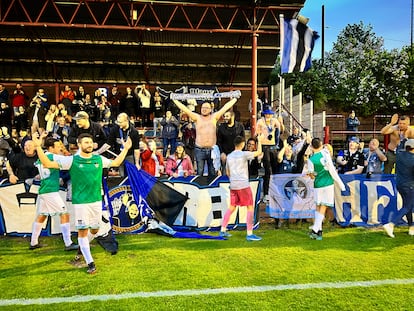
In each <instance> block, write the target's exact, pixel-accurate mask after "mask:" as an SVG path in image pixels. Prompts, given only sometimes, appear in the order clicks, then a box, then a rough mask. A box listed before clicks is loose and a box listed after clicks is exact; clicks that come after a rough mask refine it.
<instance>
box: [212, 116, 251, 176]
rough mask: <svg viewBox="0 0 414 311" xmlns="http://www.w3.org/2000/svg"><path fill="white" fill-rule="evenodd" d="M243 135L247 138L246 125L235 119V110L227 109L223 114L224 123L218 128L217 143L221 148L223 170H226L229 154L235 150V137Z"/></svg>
mask: <svg viewBox="0 0 414 311" xmlns="http://www.w3.org/2000/svg"><path fill="white" fill-rule="evenodd" d="M237 136H241V137H243V138H244V139H245V134H244V126H243V124H241V123H240V122H237V121H235V115H234V112H233V111H226V112H225V113H224V115H223V123H221V124H220V125H219V127H218V129H217V145H218V146H219V148H220V160H221V172H222V173H225V171H226V159H227V155H228V154H229V153H230V152H232V151H233V150H234V139H235V138H236V137H237Z"/></svg>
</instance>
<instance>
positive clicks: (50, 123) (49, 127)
mask: <svg viewBox="0 0 414 311" xmlns="http://www.w3.org/2000/svg"><path fill="white" fill-rule="evenodd" d="M58 113H59V110H58V109H57V107H56V105H55V104H51V105H50V107H49V110H48V111H47V113H46V116H45V121H46V131H47V132H52V131H53V127H54V126H55V121H56V117H57V115H58Z"/></svg>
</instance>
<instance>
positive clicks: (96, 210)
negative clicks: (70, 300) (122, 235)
mask: <svg viewBox="0 0 414 311" xmlns="http://www.w3.org/2000/svg"><path fill="white" fill-rule="evenodd" d="M33 141H34V142H35V145H36V150H37V153H38V156H39V159H40V161H41V162H42V164H43V166H44V167H46V168H56V169H62V170H69V174H70V178H71V180H72V204H73V208H74V210H75V223H76V228H77V229H78V243H79V247H80V250H81V252H82V255H83V257H84V258H85V261H86V263H87V264H88V270H87V272H88V273H89V274H93V273H95V272H96V267H95V263H94V261H93V258H92V254H91V250H90V245H89V242H90V241H91V240H92V239H93V237H94V236H95V234H96V233H97V232H98V229H99V223H100V220H101V217H102V170H103V168H109V167H118V166H119V165H120V164H121V163H122V162H123V161H124V159H125V156H126V154H127V152H128V150H129V149H130V148H131V145H132V142H131V139H130V138H128V139H127V140H126V142H124V144H123V145H124V148H123V149H122V151H121V153H120V154H119V155H118V156H117V157H116V158H115V159H114V160H112V161H111V160H109V159H107V158H105V157H103V156H101V155H95V154H93V153H92V152H93V149H94V148H93V147H94V142H93V139H92V136H91V135H89V134H81V135H79V137H78V148H79V151H78V153H77V154H75V155H73V156H67V157H65V156H59V155H53V161H51V160H50V159H49V158H48V157H47V156H46V155H45V153H44V152H43V149H42V147H41V141H40V140H39V139H38V137H36V135H34V137H33Z"/></svg>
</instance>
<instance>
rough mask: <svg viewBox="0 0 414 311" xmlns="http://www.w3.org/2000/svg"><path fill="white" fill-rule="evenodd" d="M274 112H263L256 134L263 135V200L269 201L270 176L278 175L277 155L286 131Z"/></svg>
mask: <svg viewBox="0 0 414 311" xmlns="http://www.w3.org/2000/svg"><path fill="white" fill-rule="evenodd" d="M274 114H275V113H274V112H273V111H272V110H271V109H270V108H267V109H265V110H264V111H263V115H264V117H262V118H261V119H260V120H258V121H257V124H256V133H257V134H262V135H263V141H262V149H263V167H264V170H265V175H264V178H263V195H264V197H263V199H264V201H265V202H268V201H269V195H268V193H269V181H270V175H271V174H276V173H278V165H277V155H278V145H279V138H280V134H281V132H283V130H284V125H283V119H282V117H279V118H274Z"/></svg>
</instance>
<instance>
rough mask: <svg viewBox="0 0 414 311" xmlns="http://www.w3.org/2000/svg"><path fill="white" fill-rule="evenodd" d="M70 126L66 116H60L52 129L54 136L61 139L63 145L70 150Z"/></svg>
mask: <svg viewBox="0 0 414 311" xmlns="http://www.w3.org/2000/svg"><path fill="white" fill-rule="evenodd" d="M70 130H71V128H70V126H69V125H68V124H67V123H66V119H65V117H64V116H58V117H57V118H56V123H55V126H54V127H53V130H52V137H53V138H55V139H57V140H59V141H61V142H62V143H63V146H64V147H65V148H66V149H67V150H69V141H68V137H69V133H70Z"/></svg>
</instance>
